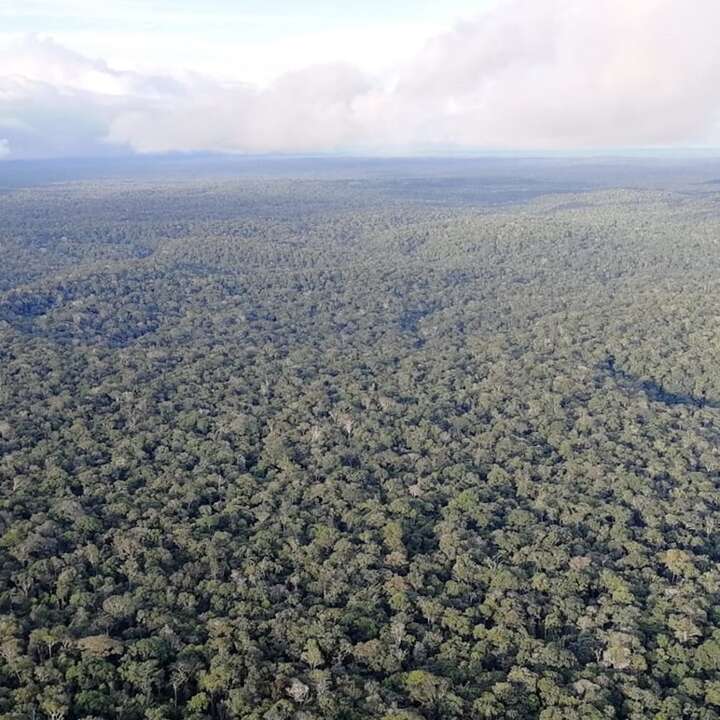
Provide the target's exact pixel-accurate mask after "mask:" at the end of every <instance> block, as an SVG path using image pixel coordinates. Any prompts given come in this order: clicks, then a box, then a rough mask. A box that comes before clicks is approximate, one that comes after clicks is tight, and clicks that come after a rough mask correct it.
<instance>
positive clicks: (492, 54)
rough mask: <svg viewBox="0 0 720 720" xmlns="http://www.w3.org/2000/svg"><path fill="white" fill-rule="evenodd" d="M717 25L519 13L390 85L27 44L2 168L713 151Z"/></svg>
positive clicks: (7, 115) (19, 47)
mask: <svg viewBox="0 0 720 720" xmlns="http://www.w3.org/2000/svg"><path fill="white" fill-rule="evenodd" d="M718 27H720V3H718V2H717V1H716V0H694V1H693V2H686V1H681V0H633V2H627V0H595V1H594V2H590V1H587V2H585V1H581V2H577V1H576V0H514V1H513V2H504V3H500V4H499V5H498V6H497V7H495V8H494V9H493V10H490V11H488V12H486V13H485V14H483V15H481V16H480V17H478V18H476V19H474V20H469V21H467V22H464V23H461V24H458V25H457V26H456V27H454V28H453V29H452V30H451V31H449V32H445V33H442V34H440V35H438V36H437V37H435V38H433V39H432V40H430V41H429V42H427V43H426V44H425V45H424V47H423V48H422V50H420V51H419V52H417V53H415V54H414V56H413V57H411V58H409V59H408V60H407V61H405V62H399V63H398V64H397V65H396V66H395V67H393V68H392V69H391V71H390V72H388V73H384V74H381V75H377V74H372V73H368V72H366V71H362V70H360V69H358V68H357V67H355V66H353V65H349V64H343V63H331V64H323V65H313V66H310V67H306V68H299V69H298V70H296V71H293V72H290V73H286V74H284V75H282V76H281V77H279V78H277V79H276V80H274V81H273V82H271V83H270V84H267V85H264V86H258V85H253V84H247V83H243V82H235V83H229V82H227V81H220V80H217V79H213V78H212V77H208V76H206V75H200V74H188V73H182V74H174V75H168V74H162V75H153V74H148V73H140V72H129V71H124V70H122V69H117V68H114V67H111V66H109V65H108V64H107V63H105V62H103V61H101V60H92V59H89V58H87V57H84V56H83V55H81V54H78V53H75V52H72V51H71V50H70V49H67V48H65V47H62V46H60V45H59V44H57V43H56V42H54V41H52V40H50V39H39V38H37V37H26V38H24V39H23V40H21V41H17V42H15V43H13V44H12V45H10V46H9V47H5V49H4V50H2V51H0V138H2V140H0V156H6V157H31V156H60V155H82V154H105V153H108V152H123V151H126V150H127V149H131V150H133V151H136V152H166V151H193V150H214V151H231V152H246V153H260V152H262V153H264V152H342V151H353V152H369V153H381V152H390V153H392V152H424V151H428V150H433V149H436V150H443V149H448V150H449V149H455V150H481V149H500V148H502V149H530V148H532V149H576V148H578V149H579V148H618V147H636V146H644V147H647V146H663V147H667V146H677V147H682V146H704V145H718V144H720V91H718V88H720V43H717V41H716V37H715V36H716V33H717V28H718ZM367 51H368V53H372V47H368V49H367ZM299 62H300V61H299Z"/></svg>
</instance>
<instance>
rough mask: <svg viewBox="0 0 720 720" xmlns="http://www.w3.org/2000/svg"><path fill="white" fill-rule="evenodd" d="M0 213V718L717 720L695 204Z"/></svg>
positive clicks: (109, 203) (715, 374)
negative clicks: (0, 216)
mask: <svg viewBox="0 0 720 720" xmlns="http://www.w3.org/2000/svg"><path fill="white" fill-rule="evenodd" d="M348 187H350V186H348V185H347V184H341V185H337V184H334V183H331V182H326V183H320V182H314V181H313V182H310V181H308V182H305V183H300V184H298V185H297V186H295V185H293V184H292V183H289V182H285V181H276V182H267V183H261V182H249V181H248V182H246V183H240V184H237V183H235V184H231V183H228V184H223V185H213V186H201V185H199V184H198V185H181V186H178V187H172V186H170V187H161V186H147V187H140V188H135V187H133V186H130V187H128V186H102V187H100V188H97V187H94V188H93V187H91V186H84V185H78V186H59V187H57V188H54V189H52V190H49V189H43V190H42V191H18V192H13V193H9V194H7V195H5V196H3V197H1V198H0V211H1V212H2V213H3V216H4V218H5V222H4V225H3V229H2V230H1V231H0V244H1V247H0V257H1V259H2V267H0V287H1V288H2V292H1V293H0V382H1V385H0V483H1V487H2V496H1V499H0V563H1V564H0V717H3V718H7V719H8V720H16V719H17V720H19V719H20V718H33V717H35V718H53V719H54V720H58V719H61V718H63V719H66V720H75V719H77V720H79V719H80V718H86V719H89V718H122V719H123V720H140V719H144V718H148V719H152V720H161V719H162V720H174V719H178V720H179V719H180V718H192V719H200V718H218V719H219V718H222V719H225V718H247V719H248V720H250V719H252V720H274V719H278V720H280V719H286V718H287V719H289V718H297V719H298V720H301V719H304V720H310V719H320V718H323V719H324V718H335V719H337V720H360V719H361V718H384V720H418V719H422V718H426V719H433V718H437V719H440V718H442V719H443V720H445V719H452V718H476V719H478V720H480V719H482V718H516V719H518V720H520V719H525V718H539V719H541V720H556V719H557V720H569V719H570V718H582V719H593V720H594V719H596V718H597V719H598V720H601V719H603V720H605V719H609V718H615V719H621V718H628V719H630V718H632V719H634V720H640V719H641V718H656V719H657V720H660V719H667V720H670V719H672V718H684V717H687V718H696V719H698V720H701V719H702V720H717V719H718V718H720V614H719V611H718V607H720V571H718V560H720V546H719V545H718V532H717V531H718V529H720V515H719V514H718V511H719V499H718V498H720V495H719V493H718V490H719V489H720V457H719V455H718V439H719V438H720V433H719V430H718V420H719V419H720V417H719V415H718V413H719V412H720V410H718V409H717V408H718V404H720V370H719V368H720V295H718V281H719V280H720V252H719V251H718V240H719V239H720V215H719V214H718V213H717V200H718V196H717V195H706V196H703V197H700V196H697V197H693V196H685V195H679V194H671V193H664V192H640V191H612V192H598V193H590V194H587V195H582V196H577V197H575V196H570V197H568V196H565V197H562V198H559V197H551V196H548V197H546V198H543V199H539V200H535V201H534V202H533V203H531V204H526V205H521V206H515V207H512V208H505V209H503V210H498V209H496V210H492V211H491V210H489V209H487V208H485V209H482V208H469V207H462V208H460V207H445V208H442V207H439V208H438V207H430V206H426V205H419V204H413V203H410V202H407V201H404V202H399V201H397V202H393V203H392V204H389V205H383V204H381V203H380V200H379V199H378V198H376V197H374V196H369V195H368V196H362V197H356V196H355V195H354V194H353V193H352V192H350V191H349V190H348Z"/></svg>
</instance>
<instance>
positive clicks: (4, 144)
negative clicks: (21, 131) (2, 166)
mask: <svg viewBox="0 0 720 720" xmlns="http://www.w3.org/2000/svg"><path fill="white" fill-rule="evenodd" d="M9 154H10V143H9V142H8V141H7V139H6V138H0V159H2V158H4V157H7V156H8V155H9Z"/></svg>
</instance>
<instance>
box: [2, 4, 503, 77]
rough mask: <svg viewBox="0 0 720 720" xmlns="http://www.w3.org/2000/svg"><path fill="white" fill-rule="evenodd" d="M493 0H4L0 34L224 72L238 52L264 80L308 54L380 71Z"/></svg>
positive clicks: (134, 65)
mask: <svg viewBox="0 0 720 720" xmlns="http://www.w3.org/2000/svg"><path fill="white" fill-rule="evenodd" d="M494 1H495V0H445V1H444V2H437V1H435V2H431V1H430V0H395V1H394V2H387V1H386V2H382V1H381V0H364V2H342V3H339V2H332V1H331V0H302V1H301V0H295V1H291V0H264V1H262V2H261V1H260V0H240V1H239V2H232V0H209V1H206V2H201V1H200V0H184V1H183V0H180V1H176V2H172V1H171V0H149V1H147V0H146V1H143V0H110V1H108V0H101V1H98V2H95V1H93V0H0V21H1V22H0V41H1V40H2V37H3V36H4V37H5V38H6V39H9V38H13V37H17V36H18V35H23V34H28V33H35V34H40V35H43V36H51V37H53V38H54V39H55V40H57V41H58V42H60V43H62V44H65V45H67V46H70V47H73V49H76V50H78V51H80V52H84V53H86V54H88V55H90V56H94V57H100V56H102V57H104V58H105V59H107V60H109V61H110V62H112V63H113V64H115V65H118V66H122V67H124V68H125V69H143V70H154V71H157V70H167V69H188V70H194V71H199V72H208V73H211V74H216V75H223V76H229V75H231V74H232V68H229V67H228V63H229V59H230V58H232V57H236V58H238V60H239V61H240V62H244V64H245V66H246V69H245V72H244V78H245V79H249V80H252V81H258V82H265V81H267V80H268V79H270V78H271V77H274V76H276V75H277V74H279V73H280V72H283V71H286V70H289V69H292V68H293V67H294V66H296V65H297V64H299V63H300V64H302V63H303V62H304V63H308V64H310V63H318V62H325V61H337V60H345V61H348V62H353V63H354V64H356V65H359V66H362V67H365V68H367V69H369V70H371V71H382V70H383V69H384V67H385V66H387V65H389V64H392V63H394V62H397V61H398V60H399V59H400V58H402V57H403V56H404V55H407V54H410V53H412V52H415V51H417V49H418V48H419V47H421V46H422V44H423V43H424V42H425V41H426V40H427V39H428V38H429V37H432V35H434V34H436V33H437V32H440V31H442V30H445V29H449V28H451V27H452V26H453V24H455V23H456V22H457V21H459V20H462V19H463V18H471V17H475V16H476V15H477V14H478V13H479V12H481V11H482V10H484V9H486V8H487V7H489V6H490V5H491V4H492V3H493V2H494ZM189 45H190V47H189ZM370 45H371V46H372V51H371V52H368V46H370ZM246 58H254V62H249V61H248V60H247V59H246ZM230 64H231V65H232V63H230Z"/></svg>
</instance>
